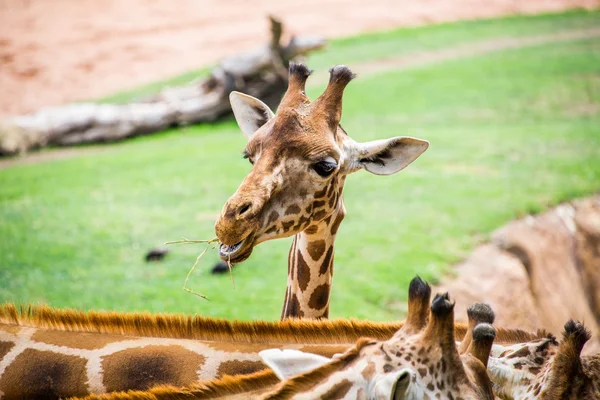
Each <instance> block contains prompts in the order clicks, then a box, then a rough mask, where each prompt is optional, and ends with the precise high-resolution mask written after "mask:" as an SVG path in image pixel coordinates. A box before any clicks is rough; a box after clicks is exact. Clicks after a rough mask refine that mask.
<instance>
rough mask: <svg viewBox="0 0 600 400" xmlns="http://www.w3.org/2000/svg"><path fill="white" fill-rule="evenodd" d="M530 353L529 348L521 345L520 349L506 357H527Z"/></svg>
mask: <svg viewBox="0 0 600 400" xmlns="http://www.w3.org/2000/svg"><path fill="white" fill-rule="evenodd" d="M530 354H531V352H530V351H529V348H527V347H523V348H522V349H520V350H517V351H515V352H514V353H512V354H511V355H509V356H506V358H515V357H527V356H529V355H530Z"/></svg>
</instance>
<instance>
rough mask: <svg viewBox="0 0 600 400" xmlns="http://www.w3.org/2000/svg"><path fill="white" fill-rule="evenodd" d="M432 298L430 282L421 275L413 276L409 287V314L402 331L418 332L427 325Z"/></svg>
mask: <svg viewBox="0 0 600 400" xmlns="http://www.w3.org/2000/svg"><path fill="white" fill-rule="evenodd" d="M430 299H431V287H430V286H429V284H427V282H425V281H423V280H422V279H421V278H420V277H419V276H416V277H415V278H413V279H412V280H411V281H410V285H409V287H408V315H407V316H406V322H405V323H404V326H403V327H402V332H406V333H416V332H418V331H420V330H421V329H423V327H424V326H425V325H427V319H428V317H429V301H430Z"/></svg>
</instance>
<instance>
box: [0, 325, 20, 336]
mask: <svg viewBox="0 0 600 400" xmlns="http://www.w3.org/2000/svg"><path fill="white" fill-rule="evenodd" d="M22 328H23V327H22V326H19V325H3V324H2V325H0V331H3V332H6V333H10V334H11V335H17V334H18V333H19V332H21V329H22Z"/></svg>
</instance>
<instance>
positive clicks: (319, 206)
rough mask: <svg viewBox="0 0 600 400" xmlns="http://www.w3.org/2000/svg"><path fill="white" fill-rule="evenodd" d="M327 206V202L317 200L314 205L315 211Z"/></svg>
mask: <svg viewBox="0 0 600 400" xmlns="http://www.w3.org/2000/svg"><path fill="white" fill-rule="evenodd" d="M324 205H325V200H317V201H315V202H314V203H313V210H314V209H315V208H321V207H323V206H324Z"/></svg>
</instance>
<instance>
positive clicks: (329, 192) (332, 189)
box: [327, 181, 337, 197]
mask: <svg viewBox="0 0 600 400" xmlns="http://www.w3.org/2000/svg"><path fill="white" fill-rule="evenodd" d="M336 186H337V181H332V182H331V183H330V184H329V187H328V188H327V197H331V196H332V195H333V191H334V189H335V187H336Z"/></svg>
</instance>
